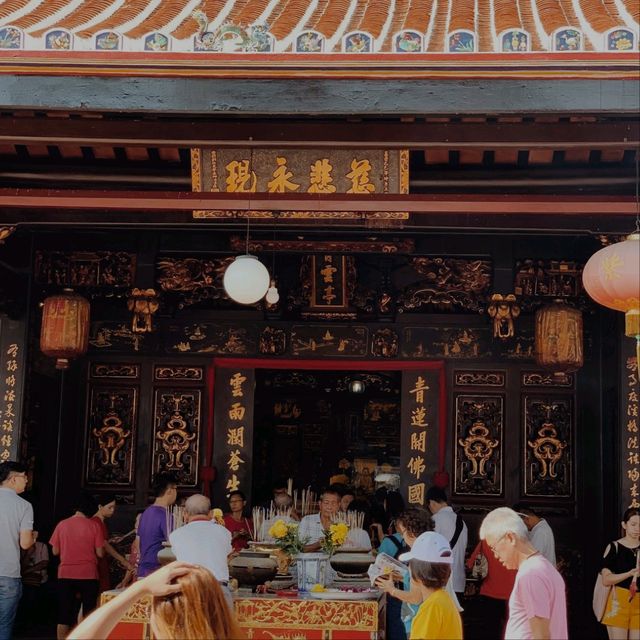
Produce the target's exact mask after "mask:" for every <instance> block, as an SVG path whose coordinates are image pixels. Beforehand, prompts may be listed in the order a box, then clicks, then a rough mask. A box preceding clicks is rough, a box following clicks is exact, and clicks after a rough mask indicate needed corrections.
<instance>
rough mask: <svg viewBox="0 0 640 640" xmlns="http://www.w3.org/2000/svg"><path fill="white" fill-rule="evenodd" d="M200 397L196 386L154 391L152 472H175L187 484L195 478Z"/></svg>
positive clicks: (181, 481) (195, 480)
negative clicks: (194, 387)
mask: <svg viewBox="0 0 640 640" xmlns="http://www.w3.org/2000/svg"><path fill="white" fill-rule="evenodd" d="M200 397H201V391H200V390H197V389H193V390H192V389H184V390H166V391H165V390H157V391H156V407H155V422H156V428H155V446H154V463H153V468H154V473H157V472H159V471H171V472H174V473H176V475H177V476H178V481H179V484H181V485H186V486H193V485H195V484H196V483H197V479H198V478H197V475H198V440H199V435H200V419H201V417H200V410H201V409H200Z"/></svg>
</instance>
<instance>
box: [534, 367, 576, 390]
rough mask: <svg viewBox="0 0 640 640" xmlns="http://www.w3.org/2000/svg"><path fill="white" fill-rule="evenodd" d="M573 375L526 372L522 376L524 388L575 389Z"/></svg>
mask: <svg viewBox="0 0 640 640" xmlns="http://www.w3.org/2000/svg"><path fill="white" fill-rule="evenodd" d="M573 379H574V376H573V374H572V373H562V372H556V373H549V372H548V371H544V372H543V371H525V372H523V374H522V386H523V387H568V388H571V387H573Z"/></svg>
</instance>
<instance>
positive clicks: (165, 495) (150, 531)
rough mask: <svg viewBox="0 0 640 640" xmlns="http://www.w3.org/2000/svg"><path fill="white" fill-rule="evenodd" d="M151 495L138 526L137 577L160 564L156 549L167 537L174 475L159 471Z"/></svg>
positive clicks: (173, 493)
mask: <svg viewBox="0 0 640 640" xmlns="http://www.w3.org/2000/svg"><path fill="white" fill-rule="evenodd" d="M153 495H154V496H155V498H156V499H155V501H154V503H153V504H152V505H150V506H149V507H147V508H146V510H145V511H144V513H143V514H142V516H141V517H140V525H139V526H138V537H139V538H140V563H139V564H138V578H144V577H145V576H148V575H149V574H150V573H152V572H153V571H155V570H156V569H157V568H158V567H159V566H160V563H159V562H158V551H160V550H161V549H162V543H163V542H165V541H166V540H168V539H169V532H168V531H167V519H168V517H169V514H168V510H167V507H170V506H171V505H172V504H173V503H174V502H175V501H176V498H177V497H178V487H177V483H176V479H175V477H174V476H173V475H172V474H170V473H159V474H158V475H157V476H156V478H155V480H154V483H153Z"/></svg>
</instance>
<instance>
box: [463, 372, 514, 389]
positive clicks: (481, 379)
mask: <svg viewBox="0 0 640 640" xmlns="http://www.w3.org/2000/svg"><path fill="white" fill-rule="evenodd" d="M505 379H506V374H505V373H504V372H503V371H456V372H455V377H454V383H455V385H456V386H459V387H504V385H505Z"/></svg>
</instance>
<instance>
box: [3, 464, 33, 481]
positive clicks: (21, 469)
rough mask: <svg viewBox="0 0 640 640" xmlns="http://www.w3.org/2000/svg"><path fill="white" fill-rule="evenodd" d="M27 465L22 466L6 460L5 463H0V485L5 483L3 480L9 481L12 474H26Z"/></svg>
mask: <svg viewBox="0 0 640 640" xmlns="http://www.w3.org/2000/svg"><path fill="white" fill-rule="evenodd" d="M26 472H27V465H24V464H22V463H21V462H13V461H12V460H7V461H6V462H2V463H0V483H2V482H5V480H8V479H9V476H10V475H11V474H12V473H26Z"/></svg>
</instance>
